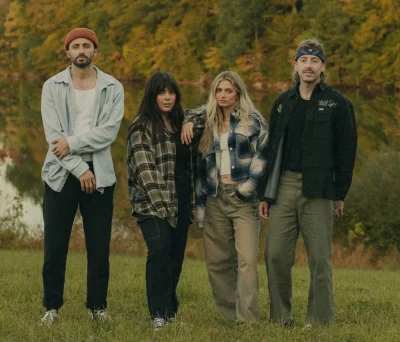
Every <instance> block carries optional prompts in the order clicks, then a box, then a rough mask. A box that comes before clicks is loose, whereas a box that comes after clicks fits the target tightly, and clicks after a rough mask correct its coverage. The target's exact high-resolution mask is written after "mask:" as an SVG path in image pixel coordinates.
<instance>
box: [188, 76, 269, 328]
mask: <svg viewBox="0 0 400 342" xmlns="http://www.w3.org/2000/svg"><path fill="white" fill-rule="evenodd" d="M194 132H195V133H194ZM197 135H201V139H200V143H199V158H198V170H197V177H196V178H197V180H196V223H197V226H198V227H203V233H204V246H205V257H206V264H207V270H208V277H209V281H210V284H211V287H212V293H213V297H214V300H215V303H216V305H217V307H218V309H219V310H220V311H221V313H222V314H223V315H224V316H225V317H226V318H228V319H229V320H232V321H235V322H245V323H256V322H258V320H259V317H260V309H259V302H258V273H257V255H258V236H259V231H260V218H259V215H258V201H257V199H256V195H255V190H256V188H257V186H258V184H259V182H260V180H261V178H262V176H263V172H264V169H265V165H266V156H265V154H264V151H265V148H266V144H267V126H266V123H265V120H264V119H263V117H262V116H261V114H260V113H259V112H258V111H257V109H256V108H255V107H254V105H253V103H252V101H251V99H250V97H249V95H248V93H247V90H246V86H245V84H244V83H243V81H242V80H241V78H240V77H239V75H238V74H237V73H235V72H232V71H225V72H222V73H220V74H219V75H218V76H217V77H216V78H215V80H214V82H213V84H212V87H211V90H210V95H209V100H208V103H207V105H206V106H202V107H199V108H197V109H194V110H189V111H187V112H186V113H185V124H184V126H183V128H182V134H181V138H182V142H184V143H186V144H189V143H190V142H191V141H192V139H193V138H196V136H197Z"/></svg>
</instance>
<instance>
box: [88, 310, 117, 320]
mask: <svg viewBox="0 0 400 342" xmlns="http://www.w3.org/2000/svg"><path fill="white" fill-rule="evenodd" d="M89 315H90V317H91V318H92V321H100V322H111V321H112V319H111V316H110V315H109V314H108V313H107V311H106V310H104V309H101V310H90V312H89Z"/></svg>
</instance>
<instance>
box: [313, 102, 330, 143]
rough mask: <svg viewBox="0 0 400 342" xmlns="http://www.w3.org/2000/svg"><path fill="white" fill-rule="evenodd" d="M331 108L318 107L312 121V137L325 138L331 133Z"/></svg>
mask: <svg viewBox="0 0 400 342" xmlns="http://www.w3.org/2000/svg"><path fill="white" fill-rule="evenodd" d="M332 117H333V110H332V108H329V107H318V108H317V115H316V117H315V121H314V137H315V138H327V137H330V136H331V135H332Z"/></svg>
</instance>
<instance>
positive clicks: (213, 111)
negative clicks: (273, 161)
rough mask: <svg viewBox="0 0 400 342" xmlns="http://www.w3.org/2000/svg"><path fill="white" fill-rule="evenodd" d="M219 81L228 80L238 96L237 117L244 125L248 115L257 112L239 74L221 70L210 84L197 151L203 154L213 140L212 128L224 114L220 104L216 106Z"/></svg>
mask: <svg viewBox="0 0 400 342" xmlns="http://www.w3.org/2000/svg"><path fill="white" fill-rule="evenodd" d="M221 81H229V82H231V83H232V86H233V87H234V88H235V90H236V94H237V97H238V101H237V105H236V109H237V111H236V114H237V115H238V119H239V120H240V121H243V122H244V125H245V126H247V125H248V120H249V117H250V116H251V115H252V113H257V114H258V111H257V109H256V108H255V106H254V104H253V102H252V101H251V99H250V96H249V94H248V93H247V89H246V85H245V84H244V82H243V81H242V79H241V78H240V76H239V75H238V74H237V73H236V72H234V71H223V72H221V73H220V74H219V75H218V76H217V77H216V78H215V79H214V82H213V83H212V85H211V89H210V94H209V97H208V103H207V116H206V122H205V128H204V133H203V136H202V137H201V140H200V146H199V151H200V152H201V153H202V154H204V153H206V152H207V151H208V150H209V148H210V146H211V145H212V144H213V142H214V128H215V127H217V128H219V127H220V125H221V124H222V122H223V120H224V114H223V112H222V109H221V107H220V106H218V103H217V99H216V97H215V92H216V90H217V87H218V85H219V82H221Z"/></svg>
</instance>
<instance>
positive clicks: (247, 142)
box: [235, 126, 255, 159]
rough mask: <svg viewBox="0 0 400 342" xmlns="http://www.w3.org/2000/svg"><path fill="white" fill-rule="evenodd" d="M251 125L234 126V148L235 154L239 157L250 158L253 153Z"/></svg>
mask: <svg viewBox="0 0 400 342" xmlns="http://www.w3.org/2000/svg"><path fill="white" fill-rule="evenodd" d="M251 131H252V130H251V127H250V126H248V127H246V126H238V127H236V128H235V144H236V146H235V149H236V151H237V156H238V157H239V158H241V159H243V158H252V157H253V155H254V152H255V150H254V146H253V145H252V144H251V140H252V136H251Z"/></svg>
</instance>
